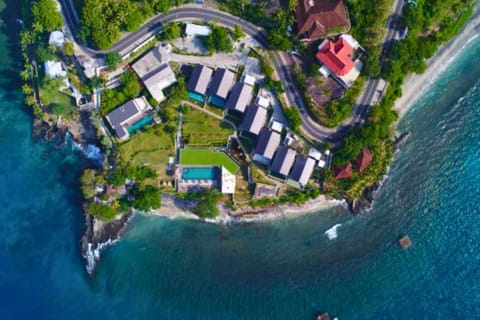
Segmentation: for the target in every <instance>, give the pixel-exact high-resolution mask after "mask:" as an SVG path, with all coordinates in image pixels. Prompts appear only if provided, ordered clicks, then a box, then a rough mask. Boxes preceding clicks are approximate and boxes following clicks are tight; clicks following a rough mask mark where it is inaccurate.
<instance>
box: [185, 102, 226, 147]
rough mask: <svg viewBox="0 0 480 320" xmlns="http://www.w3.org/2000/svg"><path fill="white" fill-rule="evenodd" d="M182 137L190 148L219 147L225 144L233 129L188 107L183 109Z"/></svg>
mask: <svg viewBox="0 0 480 320" xmlns="http://www.w3.org/2000/svg"><path fill="white" fill-rule="evenodd" d="M183 110H184V113H183V124H182V135H183V138H184V139H185V140H186V143H187V145H188V146H190V147H197V148H201V147H221V146H225V145H226V144H227V140H228V137H229V136H230V135H231V134H232V133H233V128H232V127H231V126H230V125H229V124H227V123H225V122H222V121H220V120H218V119H215V118H214V117H212V116H210V115H208V114H206V113H204V112H202V111H200V110H197V109H194V108H192V107H189V106H185V107H183Z"/></svg>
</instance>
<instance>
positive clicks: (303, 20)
mask: <svg viewBox="0 0 480 320" xmlns="http://www.w3.org/2000/svg"><path fill="white" fill-rule="evenodd" d="M295 19H296V20H297V28H298V34H299V35H300V36H304V38H305V39H306V40H315V39H318V38H323V37H325V36H326V35H327V34H328V33H329V30H328V29H330V28H337V27H345V28H347V27H349V26H350V21H349V19H348V17H347V11H346V9H345V6H344V4H343V0H299V1H298V5H297V9H296V11H295Z"/></svg>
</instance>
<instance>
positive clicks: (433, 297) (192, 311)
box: [0, 1, 480, 320]
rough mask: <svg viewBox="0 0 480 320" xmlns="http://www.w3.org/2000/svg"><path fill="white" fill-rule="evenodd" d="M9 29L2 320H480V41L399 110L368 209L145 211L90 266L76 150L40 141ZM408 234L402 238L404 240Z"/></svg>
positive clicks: (0, 176) (0, 250)
mask: <svg viewBox="0 0 480 320" xmlns="http://www.w3.org/2000/svg"><path fill="white" fill-rule="evenodd" d="M11 3H12V4H13V3H14V2H13V1H11ZM17 16H18V15H17ZM15 17H16V8H15V7H11V8H8V9H7V11H6V12H4V13H3V18H4V19H6V20H5V21H6V22H7V25H8V26H10V28H9V29H7V31H8V32H9V33H10V34H12V33H13V31H14V30H15V29H16V26H15V25H14V19H15ZM5 33H6V31H5V29H3V34H0V46H1V47H2V48H3V49H2V55H0V66H1V70H0V110H1V112H0V154H1V155H2V165H1V166H0V235H1V237H0V297H1V299H0V319H85V318H89V319H232V320H233V319H314V318H315V315H316V314H317V313H318V312H320V311H325V310H327V311H329V312H330V313H331V314H336V315H338V316H339V318H340V319H342V320H343V319H476V318H479V314H480V267H479V266H480V254H479V252H480V231H479V230H480V219H479V214H480V210H479V204H478V201H479V199H480V130H479V129H478V128H479V126H480V111H479V110H480V64H478V63H472V62H475V61H477V60H478V52H480V40H476V41H473V42H472V43H471V44H470V45H469V46H468V47H467V48H465V50H464V51H463V52H462V53H461V54H459V55H458V57H457V58H456V59H455V61H454V62H453V64H452V65H451V66H450V67H449V68H448V70H446V72H445V73H444V74H443V75H442V76H441V77H440V78H439V79H438V81H436V82H435V83H434V85H433V86H432V88H431V89H430V90H428V91H427V92H426V93H425V94H423V95H422V98H421V99H420V100H419V101H418V102H417V103H416V104H415V107H414V108H413V109H412V110H411V111H410V112H409V113H408V115H407V116H406V117H405V118H404V119H403V120H402V122H401V125H400V127H401V130H408V131H411V132H412V134H411V136H410V138H409V139H408V141H407V142H406V143H405V144H404V145H403V147H402V150H401V152H400V153H399V154H398V155H397V158H396V160H395V162H394V164H393V165H392V168H391V171H390V174H389V179H388V180H387V181H386V182H385V185H384V187H383V188H382V189H381V191H380V193H379V197H378V200H377V201H376V202H375V206H374V209H373V211H372V212H371V213H369V214H368V215H359V216H352V215H350V214H349V213H348V212H346V211H345V210H343V209H341V208H339V209H335V210H328V211H322V212H318V213H313V214H309V215H305V216H301V217H297V218H290V219H280V220H275V221H268V222H262V223H255V224H242V225H214V224H207V223H201V222H197V221H189V220H182V219H176V220H170V219H167V218H159V217H150V216H136V217H135V218H134V220H133V222H132V224H131V225H130V226H129V227H128V230H127V232H126V233H125V234H124V236H123V238H122V240H121V241H119V242H118V243H116V244H115V245H114V246H112V247H110V248H108V249H106V250H105V251H104V252H103V256H102V257H103V258H102V261H101V263H100V265H99V268H98V271H97V274H96V275H95V277H93V278H90V277H88V276H87V275H86V272H85V268H84V265H83V260H82V258H81V257H80V253H79V252H80V246H79V239H80V236H81V233H82V229H83V221H82V212H81V210H80V205H81V199H80V196H79V195H80V192H79V186H78V183H77V179H78V175H79V172H80V169H81V161H80V160H79V158H78V157H77V155H76V154H75V153H74V152H72V151H71V148H70V147H68V146H64V147H63V148H61V149H60V150H57V149H56V148H55V147H54V146H52V145H49V144H45V143H42V142H40V141H32V139H31V128H30V115H29V113H28V111H27V109H26V108H25V107H24V106H23V105H22V97H21V94H20V92H19V90H18V87H19V82H18V79H17V78H16V73H17V70H18V68H19V66H18V63H17V59H16V56H17V54H16V51H15V48H12V47H11V45H12V44H13V43H14V41H13V40H12V39H11V38H10V39H9V38H8V37H6V36H5ZM327 231H328V232H327ZM326 232H327V233H326ZM403 233H408V234H409V236H410V238H411V240H412V241H413V245H412V247H411V248H410V249H408V250H402V249H400V248H399V247H398V245H397V244H396V240H397V238H398V236H400V235H401V234H403Z"/></svg>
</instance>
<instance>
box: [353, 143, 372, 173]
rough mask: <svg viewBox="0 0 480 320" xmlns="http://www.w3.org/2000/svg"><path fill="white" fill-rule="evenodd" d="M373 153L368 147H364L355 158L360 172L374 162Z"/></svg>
mask: <svg viewBox="0 0 480 320" xmlns="http://www.w3.org/2000/svg"><path fill="white" fill-rule="evenodd" d="M372 158H373V153H372V151H370V150H369V149H368V148H363V149H362V152H360V154H359V155H358V156H357V159H355V166H356V168H357V170H358V172H362V171H363V170H365V169H366V168H367V167H368V166H369V165H370V163H372Z"/></svg>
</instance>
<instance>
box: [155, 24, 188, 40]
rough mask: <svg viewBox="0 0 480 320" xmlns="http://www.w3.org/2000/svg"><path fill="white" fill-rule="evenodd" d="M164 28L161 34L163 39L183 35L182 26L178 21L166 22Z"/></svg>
mask: <svg viewBox="0 0 480 320" xmlns="http://www.w3.org/2000/svg"><path fill="white" fill-rule="evenodd" d="M162 28H163V29H162V33H161V34H160V35H159V37H160V39H161V40H164V41H171V40H174V39H177V38H180V36H181V35H182V27H181V25H180V24H179V23H177V22H169V23H165V24H163V26H162Z"/></svg>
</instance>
